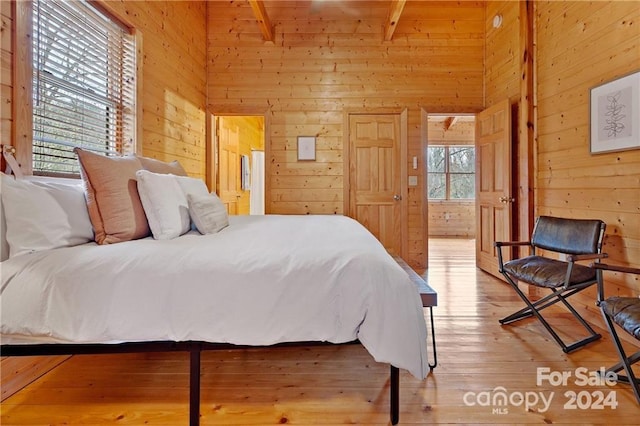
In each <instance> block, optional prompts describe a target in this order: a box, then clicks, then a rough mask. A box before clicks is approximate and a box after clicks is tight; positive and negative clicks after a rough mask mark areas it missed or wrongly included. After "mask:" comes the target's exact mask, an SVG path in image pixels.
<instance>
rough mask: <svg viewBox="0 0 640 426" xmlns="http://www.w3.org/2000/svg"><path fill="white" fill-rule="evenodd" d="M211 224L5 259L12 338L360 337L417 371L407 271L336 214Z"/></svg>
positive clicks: (420, 352) (421, 329)
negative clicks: (208, 229) (208, 230)
mask: <svg viewBox="0 0 640 426" xmlns="http://www.w3.org/2000/svg"><path fill="white" fill-rule="evenodd" d="M230 219H231V225H230V226H229V227H227V228H225V229H224V230H222V231H221V232H219V233H217V234H213V235H199V234H195V233H189V234H186V235H183V236H181V237H179V238H176V239H173V240H169V241H166V240H165V241H159V240H153V239H150V238H147V239H144V240H137V241H131V242H126V243H119V244H113V245H106V246H99V245H96V244H93V243H92V244H85V245H81V246H76V247H70V248H62V249H54V250H48V251H44V252H38V253H33V254H25V255H21V256H17V257H14V258H11V259H9V260H6V261H4V262H2V264H1V268H2V270H1V276H2V292H1V308H2V310H1V311H0V312H1V314H0V317H1V320H2V327H1V332H2V335H3V338H4V341H5V342H6V341H7V339H8V338H11V337H14V338H20V336H29V337H30V338H34V337H46V338H48V339H52V340H54V341H57V342H74V343H119V342H137V341H166V340H168V341H189V340H194V341H206V342H218V343H232V344H239V345H271V344H275V343H280V342H294V341H328V342H333V343H342V342H347V341H351V340H354V339H356V338H357V339H359V340H360V341H361V342H362V344H363V345H364V347H365V348H366V349H367V350H368V351H369V353H370V354H371V355H372V356H373V357H374V359H375V360H376V361H378V362H385V363H390V364H392V365H394V366H396V367H399V368H403V369H406V370H408V371H409V372H411V374H413V375H414V376H416V377H418V378H424V377H425V376H426V373H427V371H428V366H427V358H426V326H425V320H424V316H423V311H422V303H421V301H420V297H419V295H418V292H417V289H416V287H415V286H414V285H413V283H412V282H411V281H410V280H409V278H408V277H407V274H406V273H405V272H404V271H403V270H402V268H400V267H399V266H398V265H397V263H396V262H395V261H394V260H393V259H392V258H391V257H390V256H389V255H388V254H387V252H386V251H385V249H384V248H383V247H382V245H381V244H380V243H379V242H378V241H377V240H376V239H375V238H374V237H373V236H372V235H371V234H370V233H369V232H368V231H367V230H366V229H365V228H364V227H362V226H361V225H360V224H358V223H357V222H356V221H354V220H352V219H349V218H347V217H343V216H275V215H268V216H236V217H231V218H230Z"/></svg>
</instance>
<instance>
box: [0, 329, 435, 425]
mask: <svg viewBox="0 0 640 426" xmlns="http://www.w3.org/2000/svg"><path fill="white" fill-rule="evenodd" d="M359 343H360V342H359V341H358V340H353V341H350V342H346V343H329V342H315V341H311V342H291V343H278V344H275V345H271V346H251V345H233V344H230V343H210V342H200V341H185V342H172V341H154V342H126V343H118V344H106V343H96V344H92V343H82V344H76V343H44V344H3V345H0V352H1V353H2V356H31V355H97V354H117V353H139V352H189V353H190V365H189V425H190V426H198V425H199V424H200V355H201V352H202V351H205V350H232V349H255V348H277V347H295V346H325V345H352V344H359ZM434 343H435V341H434ZM431 368H432V369H433V367H431ZM389 414H390V419H391V424H393V425H396V424H398V421H399V419H400V372H399V370H398V367H394V366H393V365H390V402H389Z"/></svg>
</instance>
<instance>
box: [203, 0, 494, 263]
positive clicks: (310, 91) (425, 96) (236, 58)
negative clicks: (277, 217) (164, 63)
mask: <svg viewBox="0 0 640 426" xmlns="http://www.w3.org/2000/svg"><path fill="white" fill-rule="evenodd" d="M388 6H389V4H388V3H387V2H378V1H371V2H367V1H358V2H323V3H321V2H313V3H312V2H288V1H265V7H266V11H267V14H268V16H269V18H270V20H271V22H272V23H273V25H274V27H275V42H273V43H271V42H264V41H263V40H262V35H261V33H260V29H259V27H258V25H257V23H256V20H255V17H254V15H253V13H252V11H251V8H250V7H249V5H248V4H247V3H246V2H243V1H231V2H211V3H209V10H208V25H209V40H208V53H209V62H208V72H209V78H208V102H209V108H210V110H211V111H212V112H235V113H260V114H262V113H265V111H266V112H267V114H268V116H269V119H270V125H269V126H268V127H269V129H268V134H266V136H265V137H266V143H267V144H268V146H267V148H266V153H267V159H266V162H267V173H268V175H267V177H266V184H267V192H266V194H267V201H266V203H267V205H266V209H267V212H270V213H279V214H308V213H314V214H317V213H319V214H345V213H346V211H345V206H344V202H345V200H344V189H345V177H344V169H343V168H344V164H343V151H344V149H345V146H344V136H345V134H346V133H345V129H344V122H345V114H346V113H348V112H364V113H367V112H371V113H377V112H396V113H399V112H401V111H403V110H405V109H406V110H407V116H408V158H407V161H409V159H411V158H412V157H413V156H417V157H418V158H420V159H422V142H423V141H422V138H423V135H424V129H422V128H421V111H422V108H424V110H426V111H427V112H448V113H449V112H476V111H479V110H480V109H482V105H483V90H482V70H483V55H484V4H483V3H482V2H472V1H468V2H467V1H465V2H455V3H454V2H435V1H434V2H407V4H406V6H405V8H404V11H403V13H402V17H401V19H400V20H399V23H398V25H397V29H396V31H395V34H394V36H393V39H392V41H390V42H384V41H383V22H384V20H385V19H386V16H387V13H388ZM314 8H317V9H314ZM299 135H315V136H317V161H315V162H300V163H298V162H297V161H296V158H297V157H296V141H297V139H296V138H297V136H299ZM408 169H409V170H412V169H411V167H410V165H409V167H408ZM423 171H424V169H423V164H422V161H420V162H419V170H418V171H417V174H418V176H419V184H418V186H417V187H413V188H410V189H409V192H408V194H406V196H407V199H408V203H409V210H408V211H409V214H408V217H406V218H403V220H405V221H406V223H408V227H409V233H408V235H409V236H408V239H409V241H408V247H409V256H408V257H409V258H408V261H409V262H410V263H411V264H412V266H414V267H424V266H425V262H426V244H427V242H426V226H425V224H426V220H427V218H426V217H425V215H424V209H423V207H424V204H423V203H425V195H424V182H423ZM412 173H416V172H414V171H412Z"/></svg>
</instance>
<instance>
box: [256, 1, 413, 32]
mask: <svg viewBox="0 0 640 426" xmlns="http://www.w3.org/2000/svg"><path fill="white" fill-rule="evenodd" d="M248 1H249V4H250V5H251V9H252V10H253V14H254V15H255V18H256V21H257V23H258V25H259V27H260V32H261V33H262V38H263V39H264V40H265V41H271V42H272V41H274V37H275V32H274V30H273V25H272V24H271V20H270V19H269V15H268V14H267V10H266V7H265V5H264V2H263V1H262V0H248ZM323 1H326V0H312V1H310V2H309V7H310V9H311V10H314V9H318V8H319V7H321V5H322V2H323ZM405 3H406V0H389V2H388V4H389V5H388V8H389V11H388V13H387V18H386V19H385V22H384V39H385V40H386V41H390V40H391V39H392V38H393V33H394V31H395V29H396V26H397V24H398V21H399V20H400V16H401V15H402V11H403V9H404V5H405ZM351 4H352V5H353V4H357V2H353V1H352V2H351Z"/></svg>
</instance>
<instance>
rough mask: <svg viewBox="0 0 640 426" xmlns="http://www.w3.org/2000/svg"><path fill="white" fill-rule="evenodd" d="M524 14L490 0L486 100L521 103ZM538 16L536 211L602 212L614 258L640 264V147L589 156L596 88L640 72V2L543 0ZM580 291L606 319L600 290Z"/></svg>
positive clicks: (616, 284)
mask: <svg viewBox="0 0 640 426" xmlns="http://www.w3.org/2000/svg"><path fill="white" fill-rule="evenodd" d="M496 13H500V14H502V15H503V19H504V22H503V25H502V27H501V28H499V29H493V27H492V26H491V20H492V18H493V16H494V15H495V14H496ZM520 13H522V8H521V7H520V6H519V5H518V2H508V1H501V2H494V1H489V2H487V16H486V19H487V22H486V28H487V54H486V75H485V87H486V95H485V96H486V104H487V106H490V105H492V104H494V103H495V102H498V101H499V100H501V99H504V98H509V99H510V100H511V102H512V104H513V105H516V104H518V103H519V101H520V99H519V98H520V92H521V88H520V87H519V83H517V82H516V80H517V76H519V72H520V71H519V70H520V69H521V68H520V62H519V61H520V59H521V58H519V57H518V56H519V54H518V50H517V49H518V46H520V45H521V44H522V43H521V40H520V37H521V33H520V32H519V31H518V29H517V28H518V26H519V25H520ZM533 15H534V27H535V31H534V32H535V38H534V40H535V52H534V54H535V64H536V67H535V79H534V81H535V86H534V92H535V94H534V96H535V103H536V108H535V116H534V117H535V118H534V120H533V129H534V134H535V136H536V139H535V143H534V152H533V167H534V169H535V179H534V188H533V189H534V205H535V215H536V216H537V215H542V214H549V215H558V216H567V217H578V218H592V217H595V218H601V219H602V220H604V221H605V222H606V223H607V235H606V238H605V246H604V251H605V252H607V253H608V254H609V256H610V259H609V260H607V262H610V263H614V264H622V265H632V266H636V267H637V266H640V151H639V150H635V151H625V152H618V153H608V154H598V155H591V154H590V153H589V89H590V88H591V87H593V86H595V85H598V84H601V83H603V82H606V81H609V80H611V79H614V78H617V77H620V76H623V75H625V74H628V73H630V72H632V71H637V70H640V26H639V25H638V24H639V23H640V2H638V1H631V2H555V1H550V2H542V1H536V2H535V3H534V14H533ZM493 52H502V53H500V54H499V55H498V54H495V55H494V53H493ZM606 279H607V282H609V283H611V286H612V287H611V288H612V291H614V292H619V293H620V294H636V295H637V294H638V292H639V291H640V283H639V280H638V279H637V278H627V279H622V278H620V277H619V276H616V275H614V274H607V278H606ZM578 298H579V300H580V304H581V306H582V310H583V311H590V313H591V314H592V315H589V318H590V320H592V321H594V322H597V323H601V322H602V320H601V319H600V317H599V314H598V313H597V312H594V311H595V310H596V308H595V305H594V300H595V292H594V290H591V292H590V293H587V294H585V295H584V296H578Z"/></svg>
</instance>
